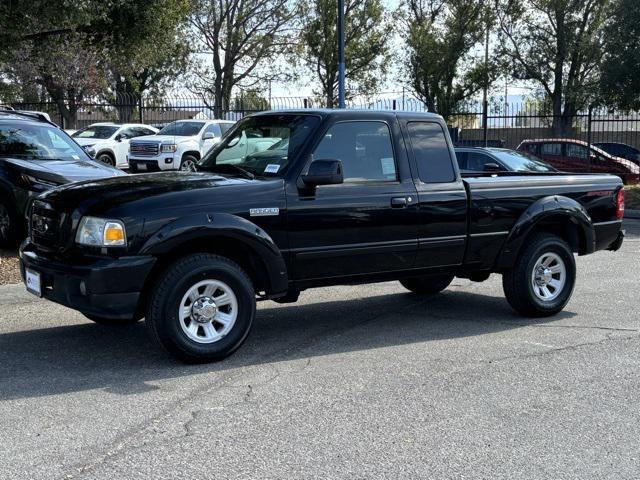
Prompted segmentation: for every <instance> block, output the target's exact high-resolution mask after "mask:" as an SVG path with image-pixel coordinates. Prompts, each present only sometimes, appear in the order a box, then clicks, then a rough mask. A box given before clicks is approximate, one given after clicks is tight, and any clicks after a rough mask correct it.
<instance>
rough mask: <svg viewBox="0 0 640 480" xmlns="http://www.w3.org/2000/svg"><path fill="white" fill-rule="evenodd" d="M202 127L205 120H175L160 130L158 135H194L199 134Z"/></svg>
mask: <svg viewBox="0 0 640 480" xmlns="http://www.w3.org/2000/svg"><path fill="white" fill-rule="evenodd" d="M202 127H204V122H173V123H170V124H169V125H167V126H166V127H164V128H163V129H162V130H160V132H159V133H158V135H176V136H178V137H191V136H193V135H197V134H198V132H200V130H201V129H202Z"/></svg>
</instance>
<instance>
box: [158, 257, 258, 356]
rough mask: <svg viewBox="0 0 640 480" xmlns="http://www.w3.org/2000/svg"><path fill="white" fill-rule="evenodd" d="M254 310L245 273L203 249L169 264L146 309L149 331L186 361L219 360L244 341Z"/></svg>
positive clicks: (223, 258)
mask: <svg viewBox="0 0 640 480" xmlns="http://www.w3.org/2000/svg"><path fill="white" fill-rule="evenodd" d="M255 314H256V299H255V292H254V289H253V285H252V283H251V280H250V279H249V277H248V276H247V274H246V273H245V272H244V271H243V270H242V269H241V268H240V267H239V266H238V265H237V264H235V263H234V262H232V261H231V260H229V259H227V258H225V257H220V256H218V255H212V254H207V253H200V254H194V255H189V256H187V257H184V258H182V259H180V260H178V261H176V262H175V263H174V264H172V265H171V266H170V267H169V268H167V270H165V272H164V273H163V274H162V275H161V277H160V280H159V282H158V283H157V284H156V286H155V288H154V290H153V292H152V293H151V298H150V301H149V306H148V310H147V316H146V323H147V325H148V327H149V329H150V331H151V335H152V336H153V337H154V338H155V339H156V340H157V341H158V342H159V343H160V345H161V346H162V347H163V348H164V349H165V350H167V351H168V352H169V353H170V354H172V355H173V356H175V357H177V358H178V359H180V360H183V361H186V362H194V363H195V362H208V361H213V360H221V359H223V358H225V357H227V356H228V355H230V354H231V353H233V352H234V351H235V350H236V349H237V348H238V347H240V345H242V343H243V342H244V341H245V339H246V338H247V336H248V335H249V331H250V330H251V326H252V324H253V319H254V317H255Z"/></svg>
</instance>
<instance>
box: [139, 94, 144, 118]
mask: <svg viewBox="0 0 640 480" xmlns="http://www.w3.org/2000/svg"><path fill="white" fill-rule="evenodd" d="M143 109H144V102H143V100H142V95H140V102H139V106H138V118H139V120H140V123H144V112H143Z"/></svg>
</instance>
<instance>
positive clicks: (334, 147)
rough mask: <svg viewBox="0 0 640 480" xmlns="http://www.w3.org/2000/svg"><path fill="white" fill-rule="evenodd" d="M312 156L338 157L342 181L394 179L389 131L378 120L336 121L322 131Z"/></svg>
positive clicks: (393, 161)
mask: <svg viewBox="0 0 640 480" xmlns="http://www.w3.org/2000/svg"><path fill="white" fill-rule="evenodd" d="M313 158H314V159H315V160H340V161H341V162H342V169H343V174H344V180H345V182H358V181H387V180H396V179H397V175H396V163H395V160H394V157H393V147H392V145H391V133H390V132H389V127H388V126H387V124H386V123H382V122H340V123H336V124H335V125H333V126H332V127H331V128H330V129H329V130H328V131H327V133H326V134H325V136H324V138H323V139H322V140H321V141H320V144H319V145H318V146H317V147H316V150H315V152H314V153H313Z"/></svg>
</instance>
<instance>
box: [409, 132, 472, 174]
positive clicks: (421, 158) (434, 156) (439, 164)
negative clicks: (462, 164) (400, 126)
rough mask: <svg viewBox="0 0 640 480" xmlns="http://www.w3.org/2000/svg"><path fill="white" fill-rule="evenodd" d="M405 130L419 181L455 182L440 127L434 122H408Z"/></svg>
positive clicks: (448, 153)
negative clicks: (407, 133)
mask: <svg viewBox="0 0 640 480" xmlns="http://www.w3.org/2000/svg"><path fill="white" fill-rule="evenodd" d="M407 130H408V131H409V140H410V143H411V149H412V150H413V156H414V157H415V159H416V164H417V166H418V175H419V176H420V180H421V181H422V182H424V183H447V182H453V181H455V179H456V176H455V172H454V170H453V163H452V161H451V153H450V152H449V144H448V143H447V140H446V137H445V134H444V130H442V127H441V126H440V125H439V124H438V123H435V122H409V123H408V124H407ZM467 168H469V166H468V165H467Z"/></svg>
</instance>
